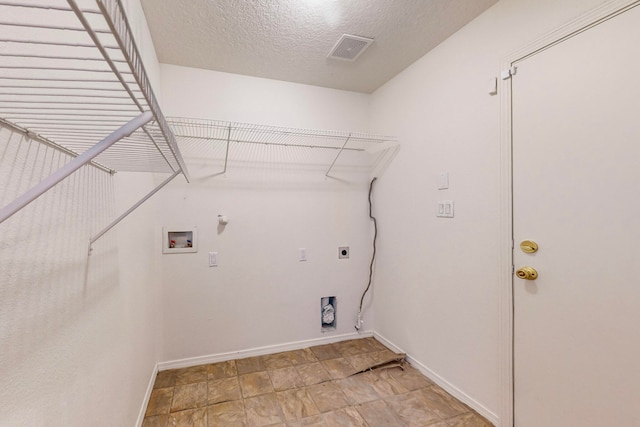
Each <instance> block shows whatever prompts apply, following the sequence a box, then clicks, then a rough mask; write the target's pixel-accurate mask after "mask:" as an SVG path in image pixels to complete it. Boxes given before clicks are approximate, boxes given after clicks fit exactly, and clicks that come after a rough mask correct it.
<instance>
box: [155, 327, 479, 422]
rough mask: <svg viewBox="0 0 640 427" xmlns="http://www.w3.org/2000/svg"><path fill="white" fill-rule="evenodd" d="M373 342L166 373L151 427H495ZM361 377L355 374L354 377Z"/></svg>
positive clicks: (360, 341)
mask: <svg viewBox="0 0 640 427" xmlns="http://www.w3.org/2000/svg"><path fill="white" fill-rule="evenodd" d="M394 357H395V355H394V353H392V352H391V351H389V350H388V349H387V348H386V347H384V346H383V345H382V344H380V343H379V342H378V341H376V340H375V339H373V338H363V339H357V340H351V341H343V342H340V343H336V344H328V345H321V346H317V347H311V348H306V349H303V350H295V351H289V352H285V353H278V354H272V355H267V356H258V357H250V358H246V359H238V360H232V361H228V362H221V363H214V364H210V365H201V366H194V367H191V368H184V369H173V370H169V371H163V372H160V373H158V376H157V377H156V381H155V384H154V389H153V392H152V393H151V398H150V399H149V405H148V406H147V411H146V413H145V419H144V423H143V427H169V426H171V427H174V426H178V427H180V426H195V427H213V426H224V427H234V426H247V427H260V426H281V427H297V426H369V427H378V426H381V427H382V426H388V427H393V426H411V427H413V426H430V427H489V426H491V424H490V423H489V422H487V421H486V420H485V419H484V418H482V417H480V416H479V415H478V414H476V413H475V412H474V411H472V410H471V409H470V408H469V407H467V406H466V405H464V404H462V403H460V402H459V401H457V400H456V399H454V398H453V397H451V396H450V395H449V394H447V392H445V391H444V390H443V389H442V388H440V387H438V386H437V385H435V384H434V383H432V382H431V381H429V380H428V379H427V378H426V377H424V376H423V375H422V374H420V372H418V371H417V370H416V369H414V368H413V367H411V366H410V365H409V364H406V363H405V364H404V365H403V367H402V368H401V367H398V366H396V367H392V368H384V369H375V370H373V371H367V372H364V373H359V374H355V373H356V372H358V371H361V370H362V369H365V368H367V367H368V366H372V365H375V364H378V363H380V362H384V361H387V360H389V359H392V358H394ZM354 374H355V375H354Z"/></svg>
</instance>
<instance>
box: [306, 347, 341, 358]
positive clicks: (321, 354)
mask: <svg viewBox="0 0 640 427" xmlns="http://www.w3.org/2000/svg"><path fill="white" fill-rule="evenodd" d="M310 349H311V351H312V352H313V354H314V356H316V357H317V358H318V360H327V359H335V358H337V357H342V355H341V354H340V352H339V351H338V349H337V348H336V347H335V346H334V345H333V344H325V345H318V346H315V347H311V348H310Z"/></svg>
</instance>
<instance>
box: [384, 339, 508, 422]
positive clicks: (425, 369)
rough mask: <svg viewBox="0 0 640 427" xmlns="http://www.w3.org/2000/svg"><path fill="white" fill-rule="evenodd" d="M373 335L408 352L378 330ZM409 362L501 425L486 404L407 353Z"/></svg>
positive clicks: (391, 347) (481, 413)
mask: <svg viewBox="0 0 640 427" xmlns="http://www.w3.org/2000/svg"><path fill="white" fill-rule="evenodd" d="M373 336H374V337H375V339H377V340H378V341H380V342H381V343H382V344H384V345H385V346H386V347H388V348H389V349H390V350H392V351H394V352H396V353H405V354H406V352H405V351H404V350H402V349H401V348H400V347H398V346H397V345H395V344H394V343H392V342H391V341H389V340H388V339H386V338H385V337H383V336H382V335H380V334H378V333H377V332H374V333H373ZM407 362H409V363H410V364H411V366H413V367H414V368H416V369H417V370H418V371H420V372H421V373H422V374H423V375H424V376H425V377H427V378H429V379H430V380H431V381H433V382H434V383H436V384H438V385H439V386H440V387H442V388H443V389H444V390H446V392H447V393H449V394H450V395H452V396H453V397H455V398H456V399H458V400H459V401H461V402H462V403H465V404H466V405H468V406H470V407H471V408H472V409H473V410H474V411H476V412H477V413H479V414H480V415H482V416H483V417H485V418H486V419H487V420H489V421H490V422H491V423H493V425H495V426H497V425H499V420H500V418H499V417H498V415H497V414H496V413H494V412H492V411H490V410H489V409H488V408H487V407H486V406H484V405H482V404H481V403H480V402H478V401H477V400H475V399H473V398H472V397H471V396H469V395H468V394H466V393H464V392H463V391H461V390H460V389H459V388H457V387H456V386H454V385H453V384H451V383H450V382H448V381H447V380H445V379H444V378H442V377H441V376H440V375H438V374H437V373H436V372H434V371H432V370H431V369H429V368H428V367H426V366H425V365H423V364H422V363H420V362H419V361H418V360H416V359H414V358H413V357H411V355H409V354H407Z"/></svg>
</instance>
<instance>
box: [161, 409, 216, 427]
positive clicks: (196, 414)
mask: <svg viewBox="0 0 640 427" xmlns="http://www.w3.org/2000/svg"><path fill="white" fill-rule="evenodd" d="M169 425H170V426H171V427H207V408H198V409H188V410H186V411H180V412H174V413H172V414H171V415H169Z"/></svg>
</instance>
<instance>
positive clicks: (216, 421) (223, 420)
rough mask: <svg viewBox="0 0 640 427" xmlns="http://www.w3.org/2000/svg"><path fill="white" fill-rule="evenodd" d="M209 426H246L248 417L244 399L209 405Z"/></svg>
mask: <svg viewBox="0 0 640 427" xmlns="http://www.w3.org/2000/svg"><path fill="white" fill-rule="evenodd" d="M207 410H208V412H207V421H208V422H209V426H208V427H245V426H246V425H247V417H246V415H245V412H244V403H243V401H242V400H235V401H233V402H224V403H218V404H216V405H211V406H208V407H207Z"/></svg>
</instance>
